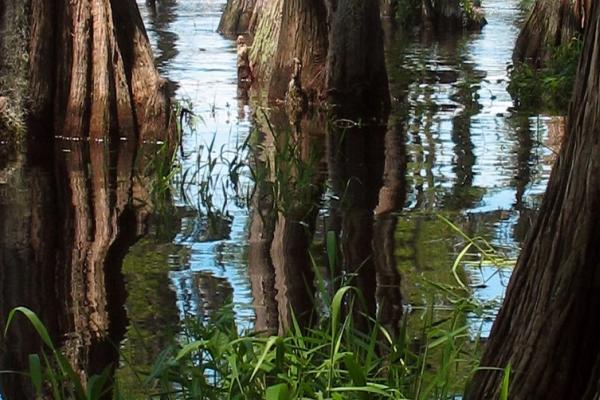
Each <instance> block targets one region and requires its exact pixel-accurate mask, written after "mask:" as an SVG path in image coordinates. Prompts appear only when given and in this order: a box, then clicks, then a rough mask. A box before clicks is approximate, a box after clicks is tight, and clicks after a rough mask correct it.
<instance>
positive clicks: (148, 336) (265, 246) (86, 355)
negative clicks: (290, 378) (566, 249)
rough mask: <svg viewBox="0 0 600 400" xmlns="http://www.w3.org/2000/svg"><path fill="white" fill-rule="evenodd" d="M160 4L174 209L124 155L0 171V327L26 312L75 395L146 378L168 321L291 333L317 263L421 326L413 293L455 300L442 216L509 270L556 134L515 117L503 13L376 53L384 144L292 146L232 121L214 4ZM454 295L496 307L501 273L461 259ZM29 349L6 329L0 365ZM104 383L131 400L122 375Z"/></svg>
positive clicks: (300, 140) (70, 157) (95, 154)
mask: <svg viewBox="0 0 600 400" xmlns="http://www.w3.org/2000/svg"><path fill="white" fill-rule="evenodd" d="M157 3H158V4H157V9H156V10H152V9H149V8H148V7H147V6H146V4H145V2H141V1H140V2H139V7H140V10H141V12H142V17H143V19H144V22H145V24H146V27H147V29H148V34H149V37H150V40H151V42H152V45H153V48H154V50H155V54H156V57H157V65H158V67H159V69H160V71H161V73H162V74H163V75H164V76H165V77H167V78H168V79H169V81H170V82H171V87H172V90H173V93H174V94H175V96H176V97H177V98H179V99H181V104H183V106H184V107H185V108H186V109H187V110H188V112H187V113H186V114H185V115H186V120H187V123H185V124H184V126H185V129H184V134H183V137H182V142H181V149H180V150H178V163H179V167H178V168H177V170H176V171H174V172H173V173H172V175H171V176H169V181H170V182H171V183H172V187H173V189H172V191H171V193H170V195H168V196H166V197H167V198H166V199H165V198H164V197H165V196H163V197H161V198H160V199H157V197H156V194H155V193H152V191H150V190H148V187H147V185H145V184H144V183H145V181H144V180H143V179H142V178H138V173H139V172H140V171H143V170H144V165H143V162H142V163H141V164H142V165H140V162H138V161H136V160H139V159H143V157H141V156H140V154H136V153H143V152H144V149H131V148H128V145H127V143H121V144H119V145H114V144H113V145H108V144H101V143H100V144H90V143H77V142H71V141H64V140H61V139H57V140H56V143H55V154H54V156H52V155H49V154H47V152H44V151H40V149H38V147H39V146H35V145H32V149H31V151H29V152H28V154H22V155H18V156H16V157H13V158H11V159H9V160H3V161H2V163H1V164H0V221H1V229H0V263H1V270H0V289H1V294H0V315H2V316H6V315H7V313H8V311H9V310H10V309H11V308H12V307H15V306H17V305H27V306H28V307H30V308H32V309H34V310H35V311H36V312H37V313H38V314H39V315H40V316H41V317H42V319H43V320H44V322H45V323H46V324H47V325H48V328H49V330H50V332H51V333H52V334H53V335H54V337H56V338H58V339H59V340H60V341H61V342H62V343H63V348H64V349H65V350H66V352H67V354H68V357H69V359H70V360H72V361H73V363H74V364H75V365H76V366H77V367H78V370H79V371H80V373H81V374H82V376H84V375H86V374H89V373H94V372H99V371H100V370H101V369H102V366H103V365H106V364H107V363H109V362H116V361H119V360H120V364H121V365H125V364H133V365H136V366H138V367H140V366H144V365H147V366H149V365H151V363H152V360H153V359H154V357H155V356H156V354H157V353H158V352H159V351H160V350H161V349H163V348H164V347H165V346H167V345H168V344H169V343H171V342H172V341H173V340H175V339H174V338H175V337H176V335H177V333H178V332H179V329H180V328H179V327H180V325H179V323H180V321H182V320H183V319H185V318H187V317H199V318H206V317H208V316H210V315H211V314H212V313H214V312H215V310H218V309H220V308H221V307H222V306H224V305H227V304H232V305H233V312H234V313H235V317H236V321H237V322H238V325H239V327H240V329H252V328H256V329H258V330H265V331H270V332H277V331H283V330H285V328H286V326H287V324H288V323H289V319H290V315H289V310H290V308H293V309H294V310H296V311H297V312H298V314H299V315H300V317H302V314H303V312H304V311H305V312H307V313H308V312H309V311H308V310H310V309H311V308H312V306H313V304H312V303H313V301H312V299H311V296H309V295H307V293H306V287H305V286H306V282H312V281H314V273H313V272H312V271H313V269H312V268H311V265H312V264H313V263H314V265H315V266H316V271H318V272H319V274H320V275H322V276H323V277H324V280H325V281H326V282H328V283H329V285H331V286H333V283H339V282H340V279H343V281H344V282H348V283H351V284H354V285H357V286H359V287H361V288H362V289H363V290H364V291H365V292H366V293H367V297H368V298H371V300H370V302H369V301H368V303H370V304H369V305H368V307H370V308H371V311H373V312H375V311H377V312H378V313H379V314H380V316H381V319H382V320H383V322H384V323H387V324H389V325H394V324H396V325H397V323H398V319H399V318H400V316H401V314H402V313H403V312H404V313H405V314H407V315H408V316H409V317H410V318H411V319H413V320H415V321H417V322H415V323H416V324H418V320H419V318H420V315H421V314H422V312H423V310H425V309H427V308H429V307H434V308H436V309H439V310H441V311H443V310H445V309H447V308H449V307H450V304H448V303H446V302H445V300H444V299H442V298H438V297H436V295H435V294H434V293H433V292H432V291H431V290H429V288H428V282H436V283H442V284H448V285H450V284H452V285H456V277H455V276H454V275H453V273H452V271H451V269H452V265H453V263H454V259H455V258H456V256H457V255H458V254H459V252H460V251H461V250H462V248H464V246H465V244H466V241H465V239H464V238H463V237H462V236H461V235H460V234H459V233H458V232H457V231H456V230H455V229H454V228H453V227H452V226H450V225H449V224H448V223H446V222H444V221H443V220H442V219H440V218H439V215H441V216H443V217H444V218H447V219H448V220H450V221H452V222H453V223H454V224H455V225H456V226H457V227H458V228H460V230H461V231H462V232H464V234H466V235H468V236H469V237H477V236H480V237H482V238H483V239H484V240H485V241H487V242H488V243H490V244H491V245H492V246H493V247H494V248H496V249H498V250H500V251H501V252H502V254H503V255H504V256H505V257H506V258H507V259H508V262H507V263H506V264H507V265H509V266H510V264H511V262H510V260H511V259H514V258H515V257H516V255H517V254H518V250H519V246H520V244H521V243H522V241H523V239H524V237H525V235H526V233H527V231H528V229H529V227H530V225H531V223H532V219H533V218H534V215H535V212H536V209H537V207H538V205H539V203H540V200H541V197H542V195H543V192H544V189H545V186H546V182H547V179H548V176H549V173H550V169H551V166H552V162H553V160H554V156H555V155H554V154H555V151H556V150H557V148H556V143H558V141H559V139H560V136H561V134H562V129H563V127H562V120H561V119H560V118H556V117H547V116H542V115H524V114H520V113H518V112H514V111H513V110H512V109H511V107H512V102H511V99H510V96H509V94H508V93H507V91H506V85H507V67H508V65H509V63H510V59H511V53H512V48H513V44H514V41H515V38H516V35H517V33H518V24H519V21H520V18H522V12H521V11H520V10H519V9H518V6H517V3H518V1H516V0H515V1H504V0H486V1H484V2H483V3H484V8H485V12H486V16H487V19H488V22H489V23H488V25H487V26H486V27H485V28H484V29H483V30H482V32H481V33H469V34H464V35H453V36H451V37H449V36H448V35H444V34H442V35H441V37H435V36H432V37H427V36H420V37H416V38H415V37H410V38H406V37H402V36H397V35H396V34H394V33H386V41H387V56H388V57H387V58H388V70H389V76H390V87H391V94H392V97H393V111H392V115H391V116H390V119H389V123H388V126H387V127H373V128H368V129H367V130H366V131H365V130H363V131H356V132H353V131H350V132H348V133H347V135H345V136H344V138H343V140H341V139H340V138H339V137H336V136H335V135H329V134H326V133H325V132H326V128H325V123H324V121H322V120H321V119H320V118H319V117H318V116H313V117H312V118H310V119H307V120H304V121H302V123H301V124H300V125H299V126H296V127H291V126H290V123H289V121H288V119H287V117H285V116H283V115H282V113H281V112H280V111H278V110H276V109H261V108H259V107H258V106H255V107H254V108H251V107H250V106H249V105H248V100H247V99H248V97H249V96H252V93H250V94H247V93H244V92H240V91H239V90H238V86H237V81H236V53H235V43H234V41H233V40H231V39H230V38H224V37H222V36H221V35H219V34H217V33H216V28H217V26H218V23H219V18H220V13H221V10H222V8H223V6H224V3H225V1H224V0H187V1H180V2H177V1H174V0H165V1H161V2H157ZM253 104H254V103H253ZM269 126H272V127H273V129H271V128H269ZM274 132H275V133H274ZM277 132H286V134H281V133H279V134H278V133H277ZM286 135H287V136H286ZM285 137H287V138H288V139H282V138H285ZM289 138H291V139H289ZM290 143H293V146H291V147H290ZM248 144H249V145H248ZM294 163H296V164H294ZM291 164H294V165H296V166H295V167H294V168H292V169H290V168H291V167H289V165H291ZM207 165H209V166H208V167H207ZM297 165H301V166H302V168H298V167H297ZM265 166H266V168H265ZM261 167H263V168H262V169H261ZM232 171H233V172H232ZM257 171H263V175H258V176H259V178H260V179H257V181H258V182H260V183H259V184H257V185H255V184H254V183H253V182H254V181H253V179H252V174H254V175H255V177H256V176H257V175H256V174H257ZM290 182H293V184H292V185H290ZM149 204H153V205H154V206H153V207H150V206H149ZM273 204H276V205H277V206H276V207H275V208H273V207H272V206H273ZM267 209H270V210H273V209H274V210H275V212H266V211H265V210H267ZM332 238H334V239H335V240H334V241H335V242H336V246H335V247H336V249H337V250H334V251H333V253H335V256H333V259H332V256H331V252H329V254H328V253H327V251H326V250H325V249H326V248H327V247H328V246H329V245H330V244H331V243H332ZM309 250H310V254H311V256H312V258H309V256H308V253H309ZM326 264H327V265H328V267H325V266H324V265H326ZM460 275H461V278H460V279H462V281H463V283H464V284H465V285H466V286H467V287H469V290H471V291H473V292H474V293H475V295H476V297H478V298H479V299H481V300H484V301H499V300H500V299H501V298H502V296H503V293H504V288H505V286H506V283H507V280H508V277H509V276H510V268H506V269H502V270H498V268H497V267H496V266H492V265H490V264H489V263H486V262H482V258H481V255H480V254H477V252H476V251H472V252H470V253H469V254H468V256H467V257H466V258H465V259H464V260H463V262H462V263H461V273H460ZM340 276H341V277H342V278H340ZM309 286H310V285H309ZM313 290H314V289H313ZM3 318H4V317H3ZM492 318H493V307H492V308H491V309H490V312H489V315H486V316H484V317H480V318H475V317H473V316H471V317H470V318H469V322H468V323H469V324H470V325H471V329H472V330H473V331H478V332H479V334H481V335H483V336H485V335H486V332H487V331H488V330H489V327H490V323H491V320H492ZM34 337H35V334H34V333H33V332H32V331H31V330H30V329H28V327H27V326H25V325H24V324H23V325H18V326H17V327H16V328H15V329H14V330H13V333H12V334H11V336H10V338H9V339H10V340H9V343H10V346H9V348H7V349H5V351H3V353H2V354H3V355H2V357H3V358H2V365H3V366H4V365H7V366H10V367H11V368H12V369H25V367H26V364H24V361H23V357H22V355H23V354H28V353H29V352H35V351H36V348H37V347H36V346H37V344H36V341H35V339H34ZM116 347H119V348H120V355H119V354H118V352H117V351H116V350H115V348H116ZM0 369H1V368H0ZM117 375H118V376H119V379H120V381H121V382H123V385H124V386H125V388H128V387H129V388H131V390H132V391H135V390H134V388H135V385H136V384H135V377H134V376H133V374H132V372H131V371H130V370H129V369H127V368H120V369H119V370H118V371H117ZM16 379H17V378H15V380H11V378H8V379H6V380H5V381H4V384H5V385H6V389H5V390H7V392H11V393H19V392H18V389H15V387H17V386H18V382H17V381H16ZM11 388H12V389H11ZM13 390H15V392H12V391H13ZM124 394H127V392H126V391H125V393H124ZM15 396H17V397H15V398H18V395H15ZM9 398H12V397H9Z"/></svg>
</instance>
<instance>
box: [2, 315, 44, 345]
mask: <svg viewBox="0 0 600 400" xmlns="http://www.w3.org/2000/svg"><path fill="white" fill-rule="evenodd" d="M17 312H19V313H21V314H23V315H24V316H25V317H26V318H27V319H28V320H29V322H30V323H31V325H32V326H33V328H34V329H35V330H36V331H37V333H38V335H39V336H40V338H41V339H42V341H43V342H44V344H45V345H46V346H48V347H49V348H50V349H52V350H55V348H54V345H53V344H52V340H51V339H50V334H48V330H46V327H45V326H44V324H43V323H42V321H40V319H39V318H38V316H37V315H36V314H35V313H34V312H33V311H31V310H30V309H29V308H26V307H16V308H13V309H12V310H11V311H10V314H8V320H7V321H6V328H5V329H4V336H6V334H7V333H8V328H9V327H10V324H11V322H12V320H13V318H14V317H15V314H16V313H17Z"/></svg>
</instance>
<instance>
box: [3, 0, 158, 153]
mask: <svg viewBox="0 0 600 400" xmlns="http://www.w3.org/2000/svg"><path fill="white" fill-rule="evenodd" d="M20 3H21V2H20V1H16V0H11V1H7V2H6V7H7V8H9V9H10V8H17V7H22V6H23V5H22V4H20ZM27 10H28V11H29V27H30V29H31V35H30V40H29V43H28V50H27V53H28V54H27V56H28V59H29V72H28V77H27V78H28V85H29V90H28V98H30V99H31V104H30V105H29V107H28V114H29V116H30V119H31V121H32V122H33V123H38V124H40V126H41V127H43V128H46V132H44V134H45V135H48V131H47V127H48V126H53V127H54V130H55V133H56V134H58V135H64V136H72V137H90V138H94V139H98V138H107V137H113V138H116V137H117V135H118V132H120V134H121V135H125V136H127V137H128V138H131V139H135V138H139V139H140V140H142V141H144V140H153V139H156V138H158V137H161V138H164V137H165V136H166V133H167V132H168V126H169V120H170V101H169V98H168V95H167V92H166V85H165V81H164V80H163V79H161V78H160V76H159V75H158V72H157V71H156V69H155V67H154V64H153V58H152V52H151V49H150V44H149V42H148V38H147V36H146V32H145V30H144V26H143V23H142V20H141V17H140V15H139V11H138V9H137V4H136V3H135V1H134V0H126V1H111V0H77V1H66V0H63V1H59V2H48V1H44V0H30V3H29V7H28V8H27ZM23 29H26V28H23Z"/></svg>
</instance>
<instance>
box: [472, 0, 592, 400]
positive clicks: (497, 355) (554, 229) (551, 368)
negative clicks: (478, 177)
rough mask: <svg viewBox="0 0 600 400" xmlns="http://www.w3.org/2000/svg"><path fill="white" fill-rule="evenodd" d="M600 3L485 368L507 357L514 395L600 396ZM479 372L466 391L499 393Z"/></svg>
mask: <svg viewBox="0 0 600 400" xmlns="http://www.w3.org/2000/svg"><path fill="white" fill-rule="evenodd" d="M598 49H600V4H598V3H595V4H594V5H593V6H592V12H591V18H590V20H589V25H588V26H587V27H586V33H585V38H584V48H583V55H582V58H581V60H580V64H579V69H578V74H577V79H576V85H575V86H576V88H575V95H574V98H573V101H572V105H571V107H570V110H569V118H568V122H567V124H568V125H567V134H566V135H565V142H564V143H563V149H562V151H561V154H560V155H559V157H558V160H557V162H556V165H555V166H554V169H553V172H552V175H551V177H550V181H549V184H548V189H547V192H546V195H545V197H544V200H543V203H542V206H541V209H540V213H539V216H538V219H537V221H536V224H535V226H534V228H533V230H532V232H531V233H530V235H529V237H528V239H527V241H526V243H525V246H524V248H523V251H522V254H521V256H520V258H519V261H518V263H517V266H516V269H515V271H514V273H513V276H512V278H511V281H510V284H509V287H508V291H507V297H506V300H505V303H504V305H503V306H502V309H501V310H500V313H499V315H498V317H497V320H496V322H495V324H494V327H493V329H492V333H491V337H490V341H489V343H488V345H487V349H486V352H485V355H484V357H483V360H482V366H485V367H499V368H504V367H506V366H507V365H509V364H510V365H511V367H512V370H513V375H512V376H511V379H510V384H511V388H510V398H511V399H517V400H519V399H549V398H553V399H554V398H556V399H558V398H561V399H582V400H587V399H598V398H600V387H599V385H598V382H599V376H600V375H599V372H600V356H599V355H600V342H599V341H598V330H599V329H600V318H599V317H598V312H597V310H598V308H599V307H600V274H598V261H599V260H600V250H599V248H598V243H599V242H600V224H599V215H600V203H599V201H598V199H600V164H599V161H598V160H600V148H599V147H598V143H597V142H598V135H599V134H600V124H599V121H600V118H599V117H598V112H599V110H600V97H599V96H598V92H599V90H600V80H599V79H598V77H599V76H600V59H599V58H598V57H597V53H598ZM501 380H502V372H498V371H493V370H484V371H479V372H478V373H477V375H476V376H475V378H474V380H473V382H472V383H471V385H470V388H469V390H468V398H469V399H488V398H490V399H491V398H496V397H497V395H498V390H499V388H500V386H501V385H500V383H501Z"/></svg>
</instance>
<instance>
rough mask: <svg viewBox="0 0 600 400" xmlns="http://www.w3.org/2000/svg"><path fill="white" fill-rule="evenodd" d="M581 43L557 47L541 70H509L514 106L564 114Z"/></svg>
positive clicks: (518, 67) (523, 66)
mask: <svg viewBox="0 0 600 400" xmlns="http://www.w3.org/2000/svg"><path fill="white" fill-rule="evenodd" d="M582 43H583V42H582V40H581V39H580V38H574V39H573V40H571V41H570V42H569V43H567V44H565V45H561V46H558V47H556V48H555V49H553V50H552V52H551V56H550V58H549V60H548V61H547V62H546V63H545V65H544V66H543V67H542V68H540V69H536V68H535V67H534V66H532V65H530V64H528V63H521V64H518V65H516V66H514V67H512V68H511V69H510V71H509V75H510V83H509V85H508V91H509V93H510V94H511V95H512V97H513V99H514V101H515V104H516V105H517V106H518V107H519V108H522V109H533V110H536V109H547V110H549V111H552V112H558V113H559V114H565V113H566V110H567V106H568V104H569V101H570V100H571V94H572V93H573V85H574V83H575V72H576V70H577V63H578V62H579V56H580V54H581V51H582Z"/></svg>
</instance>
